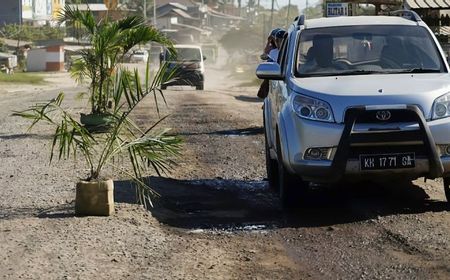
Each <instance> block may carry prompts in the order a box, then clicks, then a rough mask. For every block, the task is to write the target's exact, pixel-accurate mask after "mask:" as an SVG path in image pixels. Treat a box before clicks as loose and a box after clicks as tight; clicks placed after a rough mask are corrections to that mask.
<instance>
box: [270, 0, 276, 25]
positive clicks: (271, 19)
mask: <svg viewBox="0 0 450 280" xmlns="http://www.w3.org/2000/svg"><path fill="white" fill-rule="evenodd" d="M274 8H275V0H272V9H270V29H272V28H273V10H274Z"/></svg>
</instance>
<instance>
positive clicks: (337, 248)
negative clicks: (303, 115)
mask: <svg viewBox="0 0 450 280" xmlns="http://www.w3.org/2000/svg"><path fill="white" fill-rule="evenodd" d="M209 75H210V76H208V77H209V78H208V79H207V81H210V82H211V83H210V84H206V87H205V91H203V92H199V91H195V90H192V89H189V88H169V90H167V91H166V93H165V96H166V98H167V102H168V105H169V106H168V108H166V107H164V108H162V112H161V115H165V114H170V117H169V118H167V119H166V120H165V121H164V122H163V123H162V124H161V127H172V128H173V131H172V133H173V134H178V135H180V136H181V137H183V138H184V141H185V144H184V149H183V155H182V157H181V158H180V159H178V160H177V161H178V165H177V166H176V167H175V169H174V171H173V173H171V174H167V175H166V176H164V177H156V176H155V174H153V175H151V174H149V175H150V176H149V177H148V179H149V182H150V185H151V186H152V187H153V188H154V189H155V190H156V191H157V192H159V193H160V195H161V197H160V198H156V199H154V200H153V202H154V208H150V209H148V210H146V209H144V208H143V207H141V206H139V205H136V204H135V199H134V195H135V192H134V190H133V189H132V188H130V185H129V183H127V182H126V181H121V180H119V179H120V178H117V179H118V180H116V182H115V183H116V189H115V201H116V213H115V214H114V215H113V216H111V217H108V218H104V217H76V216H75V215H74V209H73V200H74V197H75V188H74V182H76V180H77V179H78V178H80V177H83V175H84V174H85V171H84V170H83V169H82V164H77V163H73V162H65V161H60V162H57V163H55V164H52V165H49V164H48V156H49V154H48V151H49V145H50V141H51V140H50V138H49V137H48V136H49V135H50V134H51V133H52V130H51V129H50V130H49V129H47V128H45V127H38V129H37V130H35V131H34V133H33V134H25V132H26V128H27V127H28V124H27V122H26V121H24V120H22V119H18V118H14V117H11V115H10V112H11V110H20V109H23V108H24V107H26V106H28V105H30V104H33V103H34V102H36V101H42V100H48V99H50V98H53V97H55V96H56V94H57V93H58V92H59V90H60V88H59V87H60V85H64V84H68V82H69V81H70V78H69V77H68V75H61V76H63V77H61V79H65V80H63V81H61V80H58V82H57V83H55V84H53V85H46V86H45V87H42V88H30V89H27V90H26V91H25V89H23V90H22V91H20V90H19V91H17V92H0V95H1V96H2V99H1V100H0V109H1V110H0V158H1V167H2V168H1V169H0V186H2V187H1V188H0V197H1V198H2V200H0V279H19V278H22V279H93V278H100V279H355V278H360V279H449V278H450V211H449V209H448V207H447V206H446V204H445V202H444V194H443V189H442V186H441V184H442V182H440V181H439V180H436V181H433V180H428V181H427V182H423V180H418V181H416V182H414V184H407V185H398V184H396V183H395V182H390V183H384V184H376V183H372V182H364V183H358V184H342V185H340V186H336V188H332V189H328V188H327V189H319V188H315V189H313V190H312V194H311V197H310V198H309V199H308V203H307V204H304V205H302V206H301V207H299V208H298V209H295V210H293V211H290V212H285V211H283V210H282V209H281V208H280V206H279V201H278V198H277V195H276V194H275V193H274V192H273V191H272V190H271V189H269V187H268V184H267V182H266V180H265V177H266V175H265V158H264V135H263V129H262V110H261V106H262V103H261V102H260V101H259V100H258V99H257V98H256V97H255V93H256V90H257V88H256V87H239V86H237V85H231V84H230V80H229V79H223V73H222V72H221V71H219V70H216V71H214V70H212V71H210V72H209ZM214 76H216V77H214ZM57 78H58V77H57ZM55 79H56V78H55ZM58 79H59V78H58ZM68 86H70V87H71V88H67V89H64V91H65V93H66V94H67V97H68V100H67V102H70V103H71V105H73V110H74V111H73V112H74V114H78V113H79V112H81V111H82V110H83V108H84V107H85V104H84V103H83V102H80V101H76V100H75V99H74V96H75V95H76V93H77V92H80V91H81V90H82V89H81V88H75V86H72V85H69V84H68ZM144 103H145V104H143V106H141V107H140V108H139V109H138V111H137V112H136V115H135V116H136V117H137V118H138V121H139V122H145V123H146V124H149V125H150V124H152V123H154V122H155V121H156V120H157V119H158V116H157V115H156V113H155V112H154V104H153V100H152V99H149V100H148V102H144Z"/></svg>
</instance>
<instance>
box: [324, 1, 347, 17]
mask: <svg viewBox="0 0 450 280" xmlns="http://www.w3.org/2000/svg"><path fill="white" fill-rule="evenodd" d="M326 15H327V17H339V16H352V15H353V6H352V3H327V14H326Z"/></svg>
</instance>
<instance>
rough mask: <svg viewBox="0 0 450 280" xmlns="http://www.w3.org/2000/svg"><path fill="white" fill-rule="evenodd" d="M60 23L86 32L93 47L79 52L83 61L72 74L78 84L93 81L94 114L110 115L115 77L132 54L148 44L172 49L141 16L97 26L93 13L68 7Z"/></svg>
mask: <svg viewBox="0 0 450 280" xmlns="http://www.w3.org/2000/svg"><path fill="white" fill-rule="evenodd" d="M59 21H60V22H67V23H68V24H71V25H73V26H75V27H77V28H83V29H84V30H85V32H86V34H87V36H88V40H89V43H90V45H91V46H92V47H91V48H88V49H83V50H81V51H80V52H79V55H80V56H81V58H79V59H77V60H75V61H74V63H73V65H72V67H71V70H70V71H71V74H72V76H73V77H74V78H75V79H76V80H77V81H80V82H82V81H84V80H85V79H88V80H90V98H89V100H90V103H91V113H92V114H104V113H106V112H107V111H108V101H109V100H110V99H111V97H112V96H111V94H112V91H111V89H112V82H113V81H112V79H111V77H112V76H113V74H114V73H115V72H116V70H117V65H118V63H120V62H121V61H122V59H123V57H124V55H125V54H126V53H127V52H128V51H129V50H131V49H132V48H133V47H135V46H137V45H141V44H145V43H147V42H157V43H159V44H161V45H165V46H169V47H170V46H172V43H171V41H170V40H169V39H167V38H166V37H165V36H164V35H163V34H162V33H160V32H159V31H158V30H156V29H155V28H154V27H149V26H147V25H146V24H145V22H144V20H143V19H142V17H138V16H128V17H124V18H122V19H120V20H111V19H109V18H107V17H106V18H103V19H102V20H101V21H99V22H96V21H95V18H94V15H93V14H92V12H91V11H80V10H78V9H77V8H71V7H70V6H68V5H66V7H65V8H64V11H63V12H62V13H61V14H60V17H59Z"/></svg>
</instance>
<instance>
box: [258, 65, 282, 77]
mask: <svg viewBox="0 0 450 280" xmlns="http://www.w3.org/2000/svg"><path fill="white" fill-rule="evenodd" d="M256 76H257V77H258V78H259V79H264V80H283V78H284V77H283V74H282V73H281V67H280V64H278V63H276V62H263V63H261V64H259V65H258V67H257V68H256Z"/></svg>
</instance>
